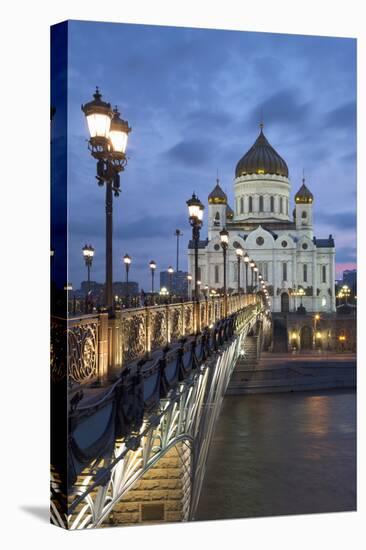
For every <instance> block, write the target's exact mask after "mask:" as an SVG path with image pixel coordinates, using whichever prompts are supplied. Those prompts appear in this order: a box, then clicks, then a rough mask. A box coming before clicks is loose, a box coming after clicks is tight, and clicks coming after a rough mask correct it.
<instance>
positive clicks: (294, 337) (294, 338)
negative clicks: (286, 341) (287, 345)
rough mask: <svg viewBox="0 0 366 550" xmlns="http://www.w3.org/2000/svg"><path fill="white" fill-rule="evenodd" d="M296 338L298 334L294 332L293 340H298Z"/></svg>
mask: <svg viewBox="0 0 366 550" xmlns="http://www.w3.org/2000/svg"><path fill="white" fill-rule="evenodd" d="M296 338H297V334H296V332H293V333H292V339H293V340H296Z"/></svg>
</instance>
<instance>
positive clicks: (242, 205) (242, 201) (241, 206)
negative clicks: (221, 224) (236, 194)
mask: <svg viewBox="0 0 366 550" xmlns="http://www.w3.org/2000/svg"><path fill="white" fill-rule="evenodd" d="M243 212H244V199H243V197H241V199H240V214H242V213H243Z"/></svg>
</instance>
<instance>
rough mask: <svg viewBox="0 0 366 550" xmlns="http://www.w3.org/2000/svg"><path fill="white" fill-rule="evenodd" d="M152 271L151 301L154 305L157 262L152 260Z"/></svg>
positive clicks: (150, 264)
mask: <svg viewBox="0 0 366 550" xmlns="http://www.w3.org/2000/svg"><path fill="white" fill-rule="evenodd" d="M149 267H150V271H151V300H152V304H154V277H155V269H156V262H154V260H151V262H150V263H149Z"/></svg>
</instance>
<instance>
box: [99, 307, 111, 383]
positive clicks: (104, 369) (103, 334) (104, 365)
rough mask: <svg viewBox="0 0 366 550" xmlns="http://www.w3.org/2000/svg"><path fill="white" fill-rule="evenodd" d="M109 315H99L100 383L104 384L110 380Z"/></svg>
mask: <svg viewBox="0 0 366 550" xmlns="http://www.w3.org/2000/svg"><path fill="white" fill-rule="evenodd" d="M108 324H109V323H108V313H107V312H105V313H104V312H103V313H100V314H99V330H98V381H99V383H101V384H103V383H104V382H106V380H107V378H108V332H109V327H108Z"/></svg>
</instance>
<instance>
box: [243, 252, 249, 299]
mask: <svg viewBox="0 0 366 550" xmlns="http://www.w3.org/2000/svg"><path fill="white" fill-rule="evenodd" d="M249 262H250V258H249V256H248V254H247V252H246V253H245V254H244V264H245V294H248V264H249Z"/></svg>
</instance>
